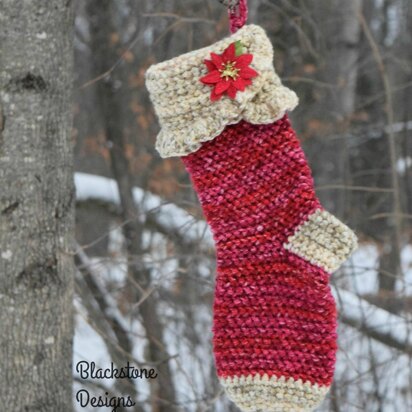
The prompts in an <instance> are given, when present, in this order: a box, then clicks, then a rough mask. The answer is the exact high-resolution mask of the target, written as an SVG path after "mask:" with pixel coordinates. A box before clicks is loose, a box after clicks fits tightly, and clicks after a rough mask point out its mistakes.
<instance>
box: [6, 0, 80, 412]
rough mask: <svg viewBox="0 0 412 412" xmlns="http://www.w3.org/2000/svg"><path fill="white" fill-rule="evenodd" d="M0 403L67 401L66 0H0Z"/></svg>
mask: <svg viewBox="0 0 412 412" xmlns="http://www.w3.org/2000/svg"><path fill="white" fill-rule="evenodd" d="M0 11H1V12H0V113H1V116H0V120H1V121H0V126H1V127H0V181H1V192H0V302H1V308H2V309H1V311H0V330H1V331H2V333H1V334H0V348H1V355H0V371H1V373H0V404H1V405H3V408H7V409H8V410H12V411H16V412H17V411H19V412H20V411H26V412H31V411H42V412H43V411H44V412H48V411H50V412H54V411H63V412H66V411H71V410H72V336H73V320H72V296H73V274H74V270H73V269H74V267H73V259H72V254H71V249H72V247H71V243H72V240H73V231H74V219H73V217H74V209H73V206H74V184H73V158H72V141H71V86H72V46H73V44H72V23H73V16H72V7H71V1H70V0H69V1H68V0H53V1H46V0H39V1H36V2H34V1H24V2H23V1H16V0H0Z"/></svg>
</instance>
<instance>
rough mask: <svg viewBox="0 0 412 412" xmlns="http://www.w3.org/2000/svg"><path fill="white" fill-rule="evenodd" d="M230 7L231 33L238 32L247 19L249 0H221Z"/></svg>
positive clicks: (220, 0)
mask: <svg viewBox="0 0 412 412" xmlns="http://www.w3.org/2000/svg"><path fill="white" fill-rule="evenodd" d="M219 2H220V3H222V4H224V5H225V6H226V7H227V8H228V13H229V24H230V31H231V33H235V32H237V31H238V30H239V29H240V28H241V27H243V26H244V25H245V23H246V20H247V13H248V8H247V0H219Z"/></svg>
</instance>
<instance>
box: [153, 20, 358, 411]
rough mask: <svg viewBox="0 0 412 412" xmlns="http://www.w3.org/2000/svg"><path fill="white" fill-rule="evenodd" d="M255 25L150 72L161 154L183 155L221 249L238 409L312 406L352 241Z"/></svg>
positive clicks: (222, 336) (217, 314)
mask: <svg viewBox="0 0 412 412" xmlns="http://www.w3.org/2000/svg"><path fill="white" fill-rule="evenodd" d="M272 53H273V52H272V46H271V44H270V42H269V40H268V38H267V37H266V34H265V32H264V31H263V30H262V29H261V28H260V27H258V26H254V25H249V26H245V27H243V28H242V29H241V30H239V31H238V32H237V33H236V34H234V35H232V36H230V37H229V38H226V39H224V40H221V41H219V42H217V43H215V44H214V45H212V46H210V47H207V48H204V49H200V50H197V51H194V52H191V53H188V54H185V55H182V56H179V57H177V58H174V59H172V60H170V61H166V62H163V63H160V64H157V65H155V66H152V67H151V68H149V70H148V72H147V74H146V82H147V87H148V89H149V91H150V95H151V98H152V101H153V103H154V106H155V110H156V113H157V115H158V117H159V121H160V124H161V131H160V133H159V135H158V138H157V149H158V151H159V152H160V154H161V155H162V156H163V157H168V156H181V157H182V160H183V162H184V164H185V166H186V168H187V170H188V171H189V173H190V175H191V179H192V181H193V184H194V186H195V189H196V191H197V193H198V196H199V199H200V202H201V204H202V207H203V211H204V214H205V216H206V219H207V221H208V223H209V224H210V226H211V229H212V232H213V235H214V239H215V243H216V254H217V277H216V295H215V300H214V325H213V336H214V337H213V343H214V354H215V359H216V366H217V373H218V376H219V379H220V382H221V383H222V385H223V386H224V387H225V389H226V391H227V394H228V395H229V397H230V398H231V399H232V400H233V401H234V402H235V403H236V404H237V405H238V406H239V407H240V408H241V409H242V410H244V411H255V412H258V411H260V412H271V411H278V412H283V411H285V412H286V411H293V412H297V411H311V410H313V409H314V408H315V407H316V406H317V405H318V404H319V403H320V402H321V401H322V399H323V398H324V396H325V394H326V392H327V391H328V388H329V387H330V385H331V382H332V378H333V372H334V365H335V355H336V349H337V344H336V337H337V336H336V323H337V322H336V306H335V302H334V299H333V296H332V294H331V291H330V287H329V275H330V274H331V273H332V272H333V271H335V270H336V269H337V268H338V267H339V266H340V265H341V264H342V262H343V261H344V260H345V259H346V258H347V257H348V255H349V254H350V253H351V252H352V251H353V250H354V248H355V247H356V237H355V235H354V234H353V232H352V231H351V230H350V229H348V228H347V227H346V226H345V225H344V224H343V223H341V222H340V221H339V220H337V219H336V218H335V217H333V216H332V215H331V214H329V213H328V212H326V211H325V210H324V209H323V208H322V206H321V204H320V203H319V201H318V199H317V198H316V194H315V191H314V188H313V181H312V176H311V172H310V169H309V167H308V165H307V162H306V160H305V157H304V154H303V152H302V149H301V147H300V145H299V142H298V140H297V138H296V135H295V133H294V131H293V129H292V128H291V125H290V122H289V119H288V116H287V114H286V112H287V111H290V110H293V108H294V107H295V106H296V104H297V97H296V95H295V93H294V92H292V91H291V90H289V89H288V88H286V87H284V86H283V85H282V84H281V82H280V80H279V77H278V76H277V75H276V73H275V71H274V68H273V64H272Z"/></svg>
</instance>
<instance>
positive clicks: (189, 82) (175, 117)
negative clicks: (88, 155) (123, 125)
mask: <svg viewBox="0 0 412 412" xmlns="http://www.w3.org/2000/svg"><path fill="white" fill-rule="evenodd" d="M237 40H240V41H241V42H242V44H243V46H244V48H245V53H251V54H253V56H254V58H253V62H252V64H251V67H252V68H254V69H255V70H257V71H258V73H259V76H258V77H256V78H255V79H253V83H252V85H251V86H249V87H247V88H246V90H245V91H244V92H242V93H238V94H237V96H236V99H234V100H231V99H228V98H224V99H222V100H220V101H218V102H211V101H210V88H209V87H208V86H206V85H204V84H202V83H201V82H200V81H199V79H200V78H201V77H202V76H204V75H205V74H206V73H207V69H206V66H205V64H204V60H205V59H208V58H210V53H211V52H215V53H218V54H219V53H222V52H223V50H224V49H226V48H227V47H228V46H229V44H230V43H233V42H235V41H237ZM146 86H147V88H148V90H149V92H150V97H151V100H152V102H153V104H154V107H155V111H156V114H157V116H158V118H159V122H160V126H161V131H160V133H159V135H158V136H157V141H156V148H157V150H158V152H159V153H160V155H161V156H162V157H170V156H184V155H187V154H189V153H191V152H194V151H196V150H197V149H199V148H200V146H201V143H203V142H206V141H209V140H211V139H213V138H215V137H216V136H218V135H219V134H220V133H221V132H222V131H223V129H224V128H225V127H226V126H227V125H228V124H234V123H237V122H239V121H240V120H242V119H244V120H247V121H249V122H251V123H255V124H266V123H271V122H273V121H275V120H277V119H279V118H281V117H282V116H283V115H284V114H285V112H286V111H287V110H292V109H293V108H294V107H295V106H296V105H297V103H298V98H297V96H296V94H295V93H294V92H293V91H291V90H290V89H288V88H287V87H284V86H283V85H282V84H281V81H280V79H279V77H278V75H277V74H276V73H275V71H274V68H273V48H272V45H271V43H270V41H269V39H268V37H267V36H266V33H265V32H264V30H263V29H262V28H260V27H259V26H255V25H248V26H245V27H243V28H242V29H240V30H239V31H237V32H236V34H233V35H232V36H230V37H227V38H226V39H223V40H221V41H219V42H217V43H215V44H213V45H212V46H209V47H205V48H203V49H200V50H196V51H193V52H190V53H187V54H183V55H181V56H178V57H176V58H174V59H171V60H168V61H165V62H162V63H159V64H156V65H154V66H151V67H150V68H149V69H148V70H147V72H146Z"/></svg>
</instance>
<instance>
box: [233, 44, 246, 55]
mask: <svg viewBox="0 0 412 412" xmlns="http://www.w3.org/2000/svg"><path fill="white" fill-rule="evenodd" d="M244 48H245V46H244V45H243V44H242V42H241V41H240V40H238V41H235V50H236V56H240V55H241V54H243V52H244Z"/></svg>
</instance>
